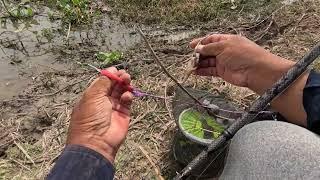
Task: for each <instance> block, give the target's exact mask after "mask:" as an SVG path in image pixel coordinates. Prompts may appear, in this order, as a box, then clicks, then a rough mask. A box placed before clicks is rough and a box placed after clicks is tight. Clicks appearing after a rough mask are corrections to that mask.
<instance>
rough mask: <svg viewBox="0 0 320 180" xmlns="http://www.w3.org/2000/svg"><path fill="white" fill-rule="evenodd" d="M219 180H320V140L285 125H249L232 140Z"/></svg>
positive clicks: (275, 123) (289, 125)
mask: <svg viewBox="0 0 320 180" xmlns="http://www.w3.org/2000/svg"><path fill="white" fill-rule="evenodd" d="M219 179H232V180H233V179H245V180H251V179H254V180H255V179H281V180H282V179H308V180H309V179H310V180H313V179H320V139H319V136H318V135H316V134H314V133H312V132H310V131H308V130H306V129H304V128H302V127H299V126H296V125H293V124H289V123H285V122H277V121H261V122H256V123H252V124H249V125H247V126H245V127H244V128H242V129H241V130H240V131H239V132H238V133H237V134H236V135H235V136H234V138H233V139H232V142H231V144H230V149H229V154H228V158H227V162H226V166H225V168H224V170H223V173H222V175H221V176H220V178H219Z"/></svg>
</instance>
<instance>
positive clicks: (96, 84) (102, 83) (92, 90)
mask: <svg viewBox="0 0 320 180" xmlns="http://www.w3.org/2000/svg"><path fill="white" fill-rule="evenodd" d="M106 70H107V71H109V72H111V73H114V74H115V73H116V72H117V71H118V70H117V69H116V68H115V67H111V68H108V69H106ZM111 89H112V81H111V80H110V79H109V78H107V77H105V76H100V77H98V78H97V79H95V80H94V81H93V82H92V83H91V85H90V86H89V87H88V89H87V90H86V91H85V94H87V95H88V94H90V95H91V94H93V95H94V94H95V95H96V94H103V95H110V94H111Z"/></svg>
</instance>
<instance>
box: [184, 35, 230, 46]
mask: <svg viewBox="0 0 320 180" xmlns="http://www.w3.org/2000/svg"><path fill="white" fill-rule="evenodd" d="M230 36H231V35H228V34H212V35H210V36H208V37H206V36H205V37H202V38H197V39H194V40H192V41H191V43H190V47H191V48H192V49H194V48H195V47H196V46H197V45H198V43H199V42H200V41H201V44H202V45H207V44H210V43H215V42H220V41H222V40H227V39H228V37H230Z"/></svg>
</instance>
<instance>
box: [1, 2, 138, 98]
mask: <svg viewBox="0 0 320 180" xmlns="http://www.w3.org/2000/svg"><path fill="white" fill-rule="evenodd" d="M48 11H50V9H49V8H44V9H43V10H42V12H40V13H39V14H38V15H35V16H34V17H33V19H31V20H28V21H24V22H21V21H20V22H15V23H13V22H12V21H10V19H6V20H5V21H4V23H2V25H1V28H0V100H4V99H10V98H12V97H13V96H16V95H18V94H19V93H21V92H22V91H23V90H24V89H25V88H26V87H27V86H28V84H30V83H31V82H32V81H33V79H34V77H36V76H38V75H39V74H41V73H43V72H47V71H56V70H58V71H61V70H68V69H70V68H72V67H74V63H75V60H74V59H73V58H70V57H72V55H74V56H77V55H78V56H77V57H78V58H77V59H76V60H77V61H82V62H83V61H87V59H88V58H87V57H84V56H83V55H82V54H81V52H83V51H85V50H86V49H90V52H92V53H93V54H89V55H87V56H94V52H99V51H103V52H108V51H114V50H117V51H125V50H126V49H127V48H129V47H132V46H133V45H135V44H136V43H137V42H139V41H140V38H139V36H138V35H137V34H136V33H135V29H134V28H133V27H128V26H125V25H123V24H121V23H120V22H119V21H118V20H117V19H111V18H109V17H107V16H105V15H103V16H102V17H100V18H98V19H96V20H94V21H93V23H92V24H91V25H88V26H83V27H77V28H74V27H72V26H70V28H69V27H65V26H62V23H61V21H60V20H55V21H50V20H49V17H48V15H47V14H48ZM69 29H70V30H69ZM69 49H72V51H69V52H70V54H71V56H70V54H69V56H68V57H66V55H65V53H66V52H65V51H66V50H69ZM92 59H93V58H91V60H92Z"/></svg>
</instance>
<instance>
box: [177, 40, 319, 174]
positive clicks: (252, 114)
mask: <svg viewBox="0 0 320 180" xmlns="http://www.w3.org/2000/svg"><path fill="white" fill-rule="evenodd" d="M319 55H320V43H318V44H317V45H316V46H315V47H314V48H313V49H312V50H311V51H310V52H309V53H308V54H306V55H305V56H304V57H303V58H302V59H301V60H300V61H298V62H297V63H296V64H295V65H294V66H293V67H292V68H291V69H289V70H288V72H287V73H286V74H285V75H284V76H282V77H281V78H280V79H279V80H278V81H277V82H276V83H275V84H274V85H273V86H272V87H271V88H270V89H268V90H267V91H266V92H265V93H264V94H263V95H262V96H260V98H259V99H257V100H256V101H255V102H254V103H253V105H252V106H251V108H250V110H249V111H248V112H245V113H244V114H243V115H242V117H241V118H240V119H239V120H237V121H235V122H234V123H233V124H232V125H231V126H230V127H229V128H228V129H226V130H225V131H224V132H223V133H222V134H221V136H220V137H219V138H217V139H216V140H214V141H213V142H212V143H211V144H210V145H209V146H208V147H207V148H206V149H205V150H203V151H202V152H201V153H200V154H198V156H197V157H195V158H194V159H193V160H192V161H191V162H190V163H189V164H188V165H187V166H186V167H185V168H184V169H183V170H182V171H181V173H178V174H177V175H176V177H174V179H175V180H180V179H184V178H186V177H188V176H189V175H190V174H191V173H192V171H193V170H194V169H196V168H197V167H199V165H202V164H203V163H204V162H205V160H206V159H207V158H208V155H209V153H211V152H214V151H216V150H217V149H218V148H220V147H222V146H223V145H224V144H225V143H226V142H227V141H228V140H230V139H231V138H232V137H233V136H234V135H235V134H236V133H237V132H238V131H239V130H240V129H241V128H242V127H244V126H245V125H246V124H249V123H251V122H252V121H253V120H254V119H255V118H256V117H257V115H258V114H259V112H260V111H263V110H264V109H265V108H266V106H267V105H268V104H269V103H270V102H271V101H272V100H273V99H274V98H276V97H277V96H279V95H280V94H281V93H282V92H284V91H285V90H286V89H287V88H288V87H289V86H290V85H291V84H292V83H293V82H294V81H295V80H296V79H297V78H298V77H300V76H301V75H302V74H303V73H304V72H305V71H306V70H307V68H308V66H309V65H310V64H311V63H312V62H313V61H314V60H315V59H317V57H318V56H319Z"/></svg>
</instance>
